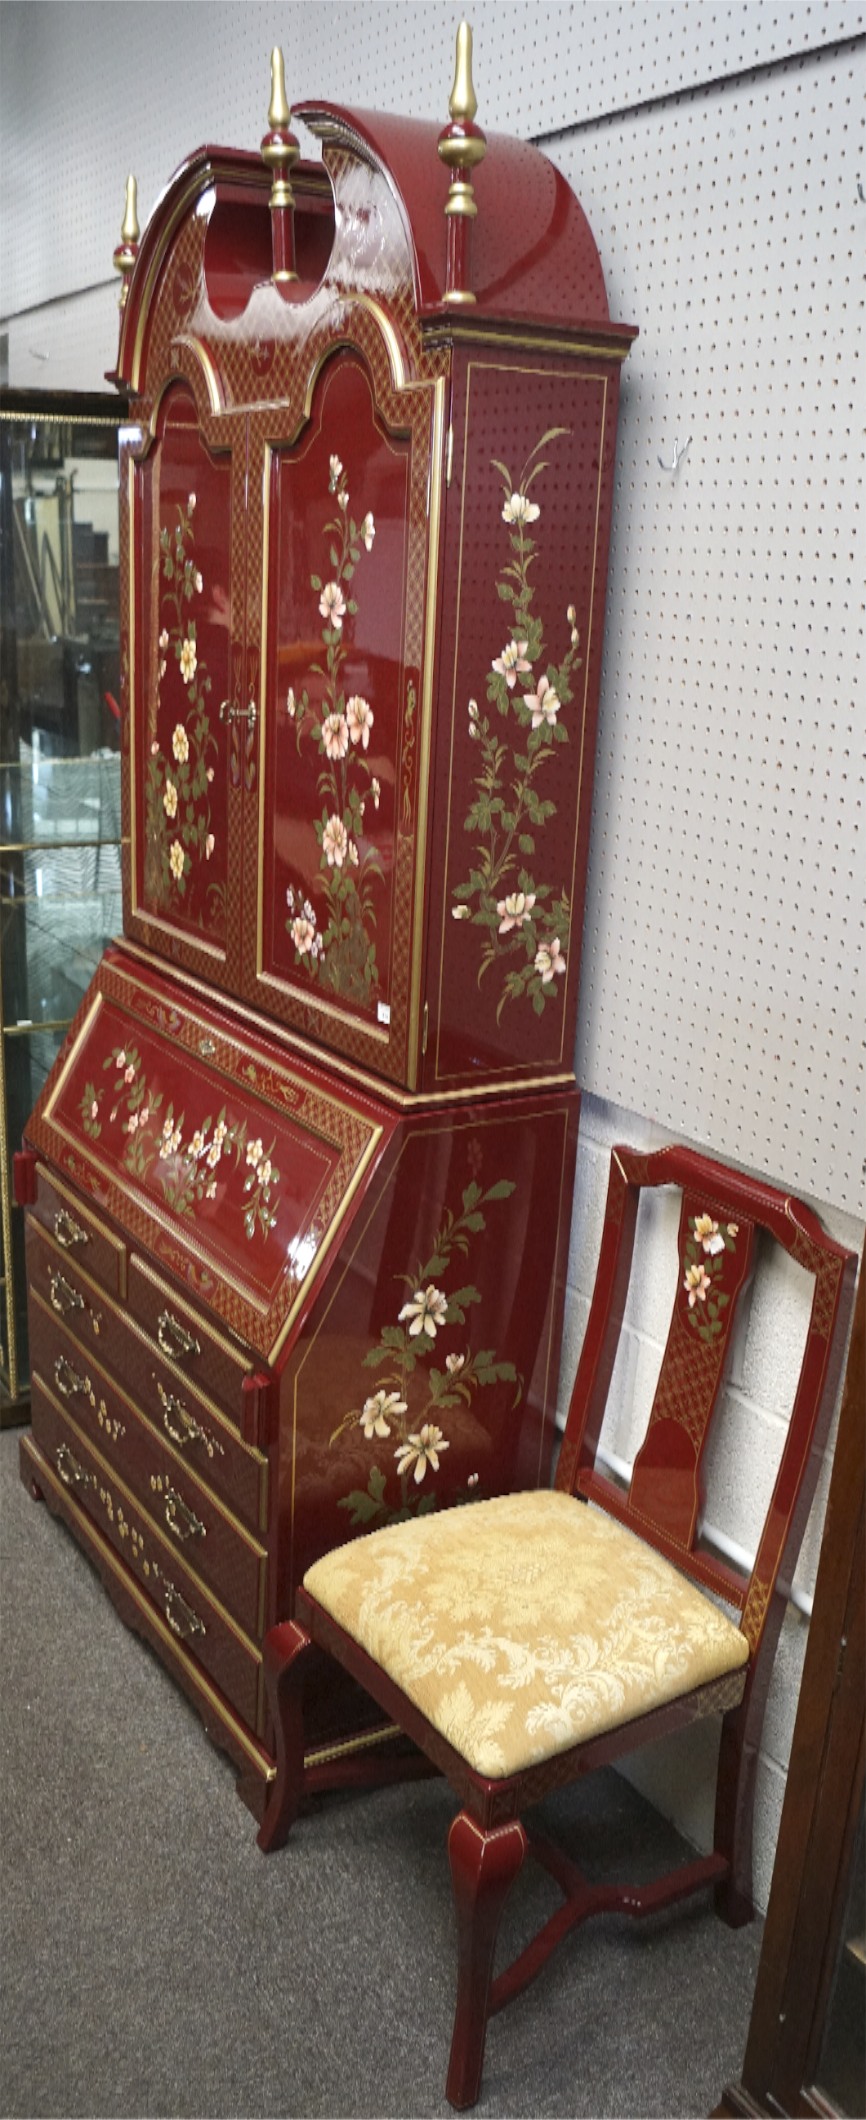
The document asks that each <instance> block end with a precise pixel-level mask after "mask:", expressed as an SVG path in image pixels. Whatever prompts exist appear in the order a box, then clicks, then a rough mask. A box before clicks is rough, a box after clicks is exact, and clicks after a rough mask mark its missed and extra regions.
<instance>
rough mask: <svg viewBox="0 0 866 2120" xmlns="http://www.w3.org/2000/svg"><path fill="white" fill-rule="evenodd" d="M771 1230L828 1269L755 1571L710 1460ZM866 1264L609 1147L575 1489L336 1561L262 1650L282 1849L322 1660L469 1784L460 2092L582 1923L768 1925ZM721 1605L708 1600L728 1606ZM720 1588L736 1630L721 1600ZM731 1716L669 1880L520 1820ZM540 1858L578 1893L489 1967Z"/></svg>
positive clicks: (342, 1551) (779, 1199)
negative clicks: (784, 1720) (608, 1878)
mask: <svg viewBox="0 0 866 2120" xmlns="http://www.w3.org/2000/svg"><path fill="white" fill-rule="evenodd" d="M660 1185H677V1186H680V1187H681V1188H682V1207H681V1213H680V1223H679V1265H678V1275H677V1287H676V1291H675V1296H674V1303H673V1311H672V1315H671V1323H670V1330H669V1334H668V1340H667V1346H666V1348H665V1354H664V1359H663V1362H662V1367H661V1372H660V1375H659V1380H658V1387H657V1390H656V1394H655V1399H654V1401H653V1406H652V1410H651V1413H650V1416H649V1422H648V1426H647V1431H646V1435H645V1438H644V1441H643V1443H642V1445H641V1448H640V1450H639V1451H638V1454H637V1457H636V1459H635V1462H634V1465H633V1468H632V1473H631V1479H630V1482H629V1485H628V1487H627V1488H625V1487H622V1486H619V1485H617V1484H615V1483H614V1482H613V1481H612V1480H611V1479H610V1478H608V1477H607V1476H605V1475H604V1474H603V1473H602V1472H600V1471H599V1470H598V1469H597V1465H596V1452H597V1446H598V1438H599V1433H600V1430H601V1424H602V1418H603V1414H604V1409H605V1402H606V1399H607V1393H608V1388H609V1385H610V1379H611V1374H612V1371H613V1365H614V1358H615V1354H616V1348H617V1344H618V1340H619V1334H620V1330H621V1326H622V1318H623V1312H624V1308H625V1302H626V1295H627V1290H628V1282H629V1274H630V1270H631V1262H632V1254H633V1250H634V1240H635V1225H636V1219H637V1209H638V1202H639V1198H640V1193H641V1190H642V1189H643V1188H644V1187H649V1186H660ZM758 1230H766V1231H768V1232H769V1233H770V1235H771V1236H772V1237H773V1238H774V1239H775V1240H776V1242H777V1243H778V1244H780V1245H781V1246H783V1247H784V1249H785V1251H787V1252H790V1253H791V1255H792V1257H793V1258H795V1259H796V1260H797V1261H798V1262H799V1264H800V1265H801V1266H802V1267H804V1268H805V1269H806V1271H807V1272H808V1273H810V1274H811V1275H812V1276H813V1278H814V1292H813V1297H812V1309H811V1316H810V1321H809V1329H808V1335H807V1338H806V1344H805V1350H804V1354H803V1361H802V1367H801V1371H800V1377H799V1382H798V1386H797V1391H796V1396H795V1399H794V1403H793V1408H792V1411H791V1415H790V1420H789V1424H788V1429H787V1433H786V1436H785V1441H784V1445H783V1449H782V1454H781V1462H780V1465H779V1470H778V1474H777V1477H776V1481H775V1486H774V1488H773V1493H772V1497H771V1500H770V1505H769V1509H768V1511H767V1516H766V1520H765V1523H764V1527H763V1530H762V1533H761V1536H760V1539H759V1542H758V1550H757V1553H756V1555H755V1560H754V1565H753V1567H752V1571H751V1574H750V1575H749V1576H744V1575H741V1574H740V1573H739V1572H738V1571H737V1570H736V1569H735V1568H733V1567H732V1566H730V1565H729V1564H728V1563H727V1562H726V1561H724V1560H722V1559H720V1558H719V1557H718V1556H717V1555H714V1554H713V1553H711V1552H710V1551H709V1550H707V1549H706V1548H705V1547H703V1546H702V1544H701V1538H700V1518H701V1510H702V1504H703V1482H702V1473H701V1468H702V1463H703V1460H704V1455H705V1451H706V1446H707V1442H708V1438H709V1434H710V1428H711V1424H712V1420H713V1417H714V1415H716V1414H717V1413H718V1412H719V1411H720V1402H721V1410H722V1411H723V1405H724V1401H723V1397H722V1394H721V1392H720V1385H721V1382H722V1378H723V1372H724V1369H725V1366H726V1361H725V1358H726V1355H727V1354H728V1353H729V1350H730V1346H731V1340H732V1332H733V1326H734V1320H735V1317H736V1315H737V1308H738V1303H739V1301H740V1299H741V1297H742V1294H743V1290H744V1288H745V1287H746V1285H747V1283H748V1281H749V1279H750V1276H751V1274H752V1271H753V1268H754V1263H755V1257H754V1255H755V1246H756V1233H757V1231H758ZM855 1270H856V1259H855V1258H854V1255H853V1254H851V1253H848V1252H846V1251H845V1250H843V1248H842V1247H841V1246H840V1245H839V1244H836V1243H834V1242H833V1240H832V1239H831V1238H829V1237H827V1236H825V1234H824V1232H823V1231H822V1229H821V1227H820V1224H819V1223H818V1222H817V1220H816V1218H815V1216H814V1215H813V1214H812V1213H811V1212H810V1210H809V1209H808V1208H806V1207H804V1206H803V1205H801V1204H800V1203H798V1202H797V1201H794V1200H792V1199H790V1198H788V1197H786V1196H785V1195H784V1194H782V1193H780V1192H777V1191H774V1190H773V1189H772V1188H771V1187H770V1186H769V1185H764V1184H761V1183H758V1182H756V1181H754V1180H753V1179H750V1178H746V1177H741V1176H739V1175H737V1174H736V1173H735V1172H733V1171H730V1170H727V1169H725V1168H724V1167H723V1166H722V1165H720V1164H717V1163H711V1162H709V1161H707V1160H706V1159H705V1158H704V1157H702V1156H699V1155H696V1154H694V1153H693V1152H692V1151H691V1150H687V1149H681V1148H669V1149H663V1150H661V1151H660V1152H659V1153H658V1154H655V1155H649V1156H643V1155H636V1154H634V1153H632V1151H631V1150H629V1149H627V1148H617V1149H614V1151H613V1154H612V1157H611V1167H610V1179H609V1185H608V1196H607V1207H606V1211H605V1219H604V1228H603V1233H602V1242H601V1253H600V1258H599V1266H598V1274H597V1279H596V1286H595V1293H594V1296H593V1301H592V1306H591V1310H590V1316H589V1321H588V1325H587V1330H586V1337H585V1341H584V1346H583V1351H582V1354H581V1358H580V1363H579V1366H578V1372H577V1378H576V1381H575V1386H574V1391H573V1393H572V1399H571V1406H570V1409H569V1415H568V1424H567V1427H566V1431H565V1436H564V1440H563V1445H562V1450H561V1453H560V1458H559V1465H558V1469H557V1475H556V1485H555V1489H553V1490H549V1491H542V1492H533V1493H526V1494H517V1495H503V1496H499V1497H497V1498H494V1499H492V1500H489V1501H481V1502H479V1503H477V1504H476V1505H474V1506H472V1507H466V1508H460V1509H452V1510H446V1511H443V1512H442V1513H440V1514H438V1515H437V1514H435V1513H433V1514H430V1515H427V1516H422V1517H419V1518H415V1519H413V1520H412V1521H411V1522H408V1523H404V1524H399V1525H394V1526H389V1527H387V1528H386V1529H385V1530H382V1531H378V1532H373V1533H371V1534H369V1535H368V1536H366V1537H362V1538H359V1539H356V1540H354V1541H352V1542H351V1543H350V1544H349V1545H347V1546H341V1547H339V1548H338V1549H337V1550H336V1551H335V1552H334V1553H330V1554H328V1555H326V1557H325V1558H324V1559H323V1560H320V1561H317V1562H316V1564H315V1566H314V1567H313V1568H311V1569H310V1570H309V1572H308V1574H307V1575H306V1577H305V1580H304V1586H303V1589H302V1590H300V1591H299V1592H298V1595H297V1601H296V1609H295V1617H294V1619H293V1620H292V1621H289V1622H287V1623H285V1624H284V1625H281V1626H278V1627H275V1628H274V1629H273V1630H272V1632H271V1633H270V1634H269V1635H268V1637H267V1639H266V1642H265V1666H266V1673H267V1678H268V1687H269V1697H270V1701H271V1706H272V1711H273V1714H274V1721H275V1726H276V1729H277V1752H278V1767H277V1776H276V1781H275V1785H274V1790H273V1794H272V1797H271V1800H270V1803H269V1806H268V1809H267V1812H266V1815H265V1819H264V1823H263V1826H262V1830H261V1834H260V1844H261V1845H262V1847H264V1848H271V1847H276V1846H277V1845H279V1844H280V1843H281V1842H282V1841H283V1840H284V1839H285V1837H286V1834H287V1833H288V1831H289V1827H290V1825H291V1824H292V1821H293V1819H294V1817H295V1815H296V1812H297V1809H298V1805H299V1803H300V1801H301V1799H302V1797H303V1796H304V1795H305V1793H307V1791H308V1790H309V1788H310V1787H311V1786H312V1783H311V1781H310V1778H309V1776H308V1777H307V1778H305V1774H304V1764H303V1680H304V1666H305V1658H306V1655H307V1652H308V1650H309V1648H310V1646H311V1644H313V1643H315V1644H317V1645H318V1646H319V1647H320V1648H323V1649H325V1650H328V1651H329V1652H330V1654H331V1655H332V1656H334V1657H336V1658H337V1659H338V1661H339V1662H340V1663H341V1664H343V1665H344V1666H345V1667H346V1669H347V1670H348V1671H350V1672H351V1673H352V1674H353V1676H354V1677H355V1678H357V1679H359V1680H360V1682H361V1684H362V1685H363V1686H365V1687H366V1688H367V1690H368V1692H369V1693H371V1694H372V1696H373V1698H374V1699H375V1700H376V1701H377V1702H378V1703H379V1706H380V1707H381V1708H383V1709H384V1710H385V1713H386V1714H387V1715H388V1716H390V1717H391V1718H392V1720H393V1722H394V1723H395V1724H396V1725H398V1726H399V1728H400V1729H401V1730H402V1731H404V1732H405V1733H406V1734H407V1735H408V1736H409V1737H410V1738H412V1739H413V1740H414V1742H415V1744H416V1745H418V1746H420V1748H421V1750H422V1752H423V1753H424V1754H425V1755H426V1756H427V1759H428V1760H429V1761H430V1762H432V1764H433V1766H434V1767H437V1768H439V1769H441V1771H442V1773H443V1774H445V1775H447V1777H448V1780H449V1781H450V1782H451V1784H452V1786H453V1788H454V1790H455V1792H456V1794H457V1797H458V1798H459V1802H460V1805H461V1808H460V1810H459V1812H458V1815H457V1817H456V1818H455V1819H454V1822H453V1824H452V1826H451V1830H450V1833H449V1837H448V1852H449V1857H450V1862H451V1874H452V1882H453V1889H454V1900H455V1907H456V1915H457V1934H458V1977H457V2009H456V2017H455V2023H454V2033H453V2038H452V2045H451V2060H450V2065H449V2070H448V2080H447V2085H446V2091H447V2096H448V2098H449V2100H450V2102H451V2104H452V2105H454V2106H456V2107H458V2108H462V2107H464V2106H469V2105H472V2104H473V2103H474V2101H475V2099H476V2098H477V2097H478V2093H479V2089H480V2084H481V2069H482V2062H483V2057H484V2043H485V2036H486V2029H487V2020H488V2017H489V2016H491V2015H492V2014H493V2013H494V2012H495V2011H497V2010H499V2009H501V2008H502V2007H503V2005H504V2004H505V2003H506V2002H509V2001H510V2000H511V1999H512V1997H513V1996H514V1995H516V1994H517V1993H519V1992H520V1990H521V1989H522V1988H523V1987H524V1986H525V1985H526V1983H527V1982H528V1981H529V1980H531V1979H533V1978H534V1976H535V1974H536V1973H537V1972H538V1971H539V1969H540V1967H541V1966H542V1965H543V1964H544V1962H545V1960H546V1958H547V1957H548V1955H549V1953H550V1951H551V1950H552V1949H553V1947H554V1945H555V1944H557V1943H558V1942H559V1941H560V1940H561V1938H562V1937H563V1936H565V1935H566V1934H567V1933H568V1931H569V1930H570V1929H571V1928H573V1927H574V1926H575V1925H576V1924H577V1923H578V1922H581V1921H583V1920H585V1919H586V1917H587V1916H588V1915H590V1914H593V1913H599V1912H606V1911H610V1910H611V1909H617V1910H620V1911H624V1912H627V1913H629V1914H633V1915H642V1914H647V1913H651V1912H654V1911H655V1910H656V1909H657V1908H660V1907H664V1906H669V1905H671V1904H672V1903H673V1902H674V1901H676V1900H679V1899H685V1898H686V1897H688V1896H690V1895H691V1894H692V1893H693V1892H696V1891H698V1890H700V1889H701V1888H702V1887H705V1886H707V1885H713V1886H714V1888H715V1897H716V1905H717V1908H718V1911H719V1913H720V1914H721V1915H722V1916H723V1918H724V1919H725V1920H726V1921H728V1922H729V1923H731V1924H732V1925H738V1924H740V1923H741V1922H743V1921H747V1920H749V1919H750V1917H751V1914H752V1901H751V1889H752V1887H751V1840H752V1808H753V1798H754V1784H755V1769H756V1764H757V1757H758V1744H759V1739H760V1731H761V1723H762V1719H763V1712H764V1704H765V1700H766V1694H767V1687H768V1683H769V1677H770V1669H771V1665H772V1660H773V1655H774V1652H775V1647H776V1643H777V1640H778V1635H779V1629H780V1626H781V1622H782V1618H783V1614H784V1610H785V1603H786V1587H785V1586H787V1585H788V1584H789V1583H790V1579H791V1575H792V1572H793V1568H794V1563H795V1560H796V1555H797V1550H798V1547H799V1544H800V1539H801V1536H802V1532H803V1528H804V1526H805V1522H806V1518H807V1515H808V1512H809V1507H810V1504H811V1501H812V1497H813V1494H814V1489H815V1481H816V1476H817V1470H818V1466H819V1462H820V1455H821V1450H822V1447H823V1444H824V1441H825V1438H826V1434H827V1427H828V1423H829V1419H830V1415H831V1412H832V1409H833V1405H834V1401H835V1397H836V1394H837V1389H838V1382H839V1374H840V1367H841V1362H842V1356H843V1350H844V1341H845V1337H846V1327H847V1322H848V1317H849V1313H850V1297H851V1294H852V1291H853V1282H854V1275H855ZM707 1593H710V1594H709V1595H708V1594H707ZM719 1599H721V1600H724V1602H725V1604H726V1605H727V1606H728V1607H729V1608H731V1610H732V1611H733V1613H734V1614H735V1618H730V1617H728V1616H727V1614H725V1613H724V1612H722V1610H721V1609H720V1606H719V1604H718V1602H717V1600H719ZM719 1711H721V1712H722V1714H723V1717H724V1720H723V1725H722V1735H721V1747H720V1754H719V1771H718V1784H717V1793H716V1817H715V1837H714V1848H713V1852H712V1853H711V1854H710V1855H706V1856H701V1857H695V1859H694V1860H692V1861H690V1862H687V1863H686V1864H685V1865H683V1866H682V1867H680V1868H679V1869H678V1870H676V1871H673V1872H671V1873H670V1874H669V1875H667V1876H665V1877H663V1878H661V1879H659V1880H657V1881H656V1882H654V1883H652V1884H650V1885H646V1886H638V1887H635V1888H631V1889H627V1888H624V1887H616V1888H613V1887H611V1888H605V1887H599V1886H592V1885H589V1884H588V1883H587V1882H586V1880H585V1879H584V1878H583V1876H582V1875H581V1873H580V1872H579V1871H578V1870H577V1869H576V1867H575V1866H574V1864H572V1863H571V1862H570V1861H568V1860H566V1858H565V1857H564V1856H563V1855H561V1854H560V1853H559V1852H558V1851H557V1850H556V1849H555V1848H554V1847H552V1846H551V1845H550V1844H549V1843H548V1842H546V1841H544V1840H541V1839H540V1838H538V1837H533V1835H532V1834H531V1833H530V1832H529V1831H528V1830H527V1829H526V1827H525V1826H524V1825H523V1824H522V1823H521V1817H520V1814H522V1813H523V1812H524V1810H525V1809H526V1808H527V1807H528V1806H530V1805H532V1804H533V1803H535V1802H536V1801H537V1799H538V1798H539V1797H542V1796H545V1795H547V1794H548V1792H549V1791H551V1790H553V1789H558V1788H560V1787H561V1786H562V1785H563V1784H564V1783H566V1782H567V1781H569V1780H571V1779H573V1778H576V1777H577V1776H579V1775H582V1774H586V1773H588V1772H589V1770H590V1769H591V1768H593V1767H596V1766H602V1765H607V1764H608V1763H609V1762H610V1761H612V1760H616V1759H618V1758H620V1757H621V1756H622V1755H624V1754H625V1753H628V1752H632V1751H634V1750H635V1748H636V1747H637V1746H639V1745H641V1744H644V1743H648V1742H650V1741H651V1740H653V1739H654V1738H657V1737H661V1736H663V1735H667V1734H668V1733H669V1732H671V1731H674V1730H676V1729H678V1728H680V1727H682V1726H684V1725H686V1724H689V1723H691V1722H692V1721H693V1720H694V1719H695V1718H696V1717H698V1716H703V1715H708V1714H712V1713H717V1712H719ZM527 1849H528V1850H529V1852H530V1853H531V1854H533V1855H535V1856H536V1857H537V1858H538V1859H539V1860H540V1861H541V1862H542V1863H543V1864H544V1865H545V1867H546V1868H547V1869H548V1870H549V1871H550V1872H551V1874H552V1875H553V1877H554V1878H555V1879H556V1881H557V1883H558V1884H559V1885H560V1887H561V1889H562V1892H563V1894H564V1904H563V1906H562V1907H561V1908H560V1909H559V1911H558V1912H557V1913H556V1914H554V1915H553V1917H552V1918H551V1919H550V1920H549V1921H548V1922H547V1924H546V1925H545V1927H544V1928H543V1929H542V1930H541V1931H540V1933H539V1934H538V1936H536V1937H535V1938H534V1940H533V1942H532V1943H531V1944H530V1945H529V1946H528V1948H527V1949H526V1950H524V1951H523V1952H522V1953H521V1955H520V1957H519V1958H518V1959H517V1960H516V1961H515V1962H514V1964H513V1965H511V1966H510V1967H508V1968H507V1969H506V1970H505V1971H504V1972H502V1973H500V1974H499V1975H498V1977H497V1978H496V1979H495V1980H493V1979H492V1968H493V1952H494V1946H495V1942H496V1934H497V1929H498V1926H499V1919H500V1915H501V1912H502V1907H503V1904H504V1901H505V1898H506V1894H507V1892H508V1889H509V1886H510V1884H511V1882H512V1880H513V1878H514V1877H515V1875H516V1873H517V1871H518V1870H519V1868H520V1866H521V1863H522V1861H523V1858H524V1854H525V1853H526V1851H527Z"/></svg>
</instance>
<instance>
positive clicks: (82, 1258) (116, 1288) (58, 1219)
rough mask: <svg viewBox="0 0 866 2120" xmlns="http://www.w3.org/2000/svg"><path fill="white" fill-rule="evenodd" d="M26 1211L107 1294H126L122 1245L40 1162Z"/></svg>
mask: <svg viewBox="0 0 866 2120" xmlns="http://www.w3.org/2000/svg"><path fill="white" fill-rule="evenodd" d="M30 1213H31V1215H32V1217H33V1220H34V1222H38V1223H39V1224H40V1226H41V1227H42V1228H43V1229H45V1230H47V1232H48V1234H49V1236H51V1237H53V1239H54V1242H55V1244H57V1245H58V1246H59V1248H60V1250H61V1251H62V1252H64V1253H65V1254H66V1257H67V1258H68V1259H70V1260H73V1261H74V1262H75V1263H76V1264H77V1265H79V1266H84V1267H86V1269H87V1272H88V1273H89V1274H91V1275H92V1277H93V1279H94V1280H95V1281H100V1282H101V1283H102V1286H103V1287H104V1288H107V1289H108V1290H109V1292H110V1294H111V1295H116V1296H120V1297H121V1299H122V1298H123V1297H124V1296H125V1295H126V1245H125V1244H123V1243H122V1242H121V1239H120V1238H119V1237H115V1236H113V1235H112V1232H111V1230H109V1229H106V1228H105V1226H104V1224H103V1223H101V1222H99V1221H98V1220H97V1219H96V1217H95V1216H94V1215H93V1214H92V1213H91V1211H90V1209H89V1208H87V1207H83V1206H82V1203H81V1201H80V1200H79V1199H78V1197H77V1195H76V1194H75V1193H71V1192H69V1191H68V1190H67V1187H66V1186H65V1185H61V1184H60V1182H59V1180H58V1179H57V1178H55V1177H54V1176H52V1175H51V1174H50V1173H49V1172H48V1171H47V1170H46V1169H45V1165H44V1164H43V1163H38V1164H37V1166H36V1199H35V1200H34V1202H33V1205H32V1207H31V1209H30Z"/></svg>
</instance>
